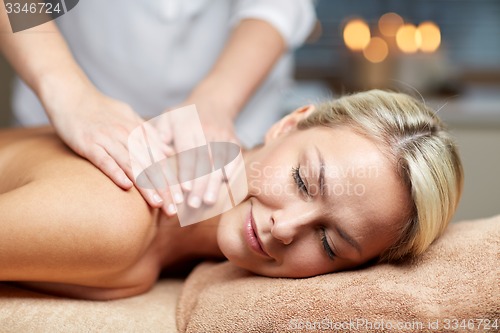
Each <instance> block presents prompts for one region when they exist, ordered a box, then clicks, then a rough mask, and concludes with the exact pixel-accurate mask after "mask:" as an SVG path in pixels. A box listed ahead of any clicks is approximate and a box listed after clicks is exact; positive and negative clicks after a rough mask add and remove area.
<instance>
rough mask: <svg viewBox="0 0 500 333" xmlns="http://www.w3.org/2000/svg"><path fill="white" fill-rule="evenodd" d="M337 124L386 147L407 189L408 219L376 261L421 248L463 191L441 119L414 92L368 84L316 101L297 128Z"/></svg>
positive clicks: (432, 237)
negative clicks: (371, 87) (365, 87)
mask: <svg viewBox="0 0 500 333" xmlns="http://www.w3.org/2000/svg"><path fill="white" fill-rule="evenodd" d="M338 125H347V126H351V127H352V128H354V129H355V130H357V131H359V132H360V133H362V134H363V135H366V136H368V137H370V138H372V139H374V140H375V142H378V143H381V144H382V146H384V147H386V148H387V149H386V151H387V153H388V154H389V157H390V158H391V159H392V160H393V161H394V162H395V168H396V171H397V173H398V174H399V175H400V177H401V179H402V181H403V182H404V183H405V184H406V185H407V186H408V190H409V192H410V194H411V198H412V203H411V204H412V209H411V212H410V213H409V218H408V221H407V223H404V224H403V226H402V228H401V229H400V230H399V234H398V237H397V240H396V242H395V243H394V244H393V246H391V247H390V248H388V249H387V250H386V251H384V253H382V254H381V255H380V257H379V259H380V261H394V260H399V259H401V258H403V257H406V256H416V255H419V254H421V253H422V252H424V251H425V250H426V249H427V248H428V247H429V245H430V244H431V243H432V242H433V241H434V240H435V239H436V238H438V237H439V236H440V235H441V234H442V233H443V231H444V230H445V228H446V226H447V225H448V223H449V222H450V220H451V218H452V216H453V214H454V213H455V210H456V208H457V205H458V202H459V200H460V196H461V193H462V186H463V170H462V164H461V162H460V157H459V155H458V151H457V147H456V145H455V144H454V142H453V140H452V138H451V137H450V135H449V133H448V132H447V130H446V128H445V126H444V124H443V123H442V122H441V120H440V119H439V118H438V117H437V116H436V114H435V113H434V112H433V111H432V110H431V109H429V108H428V107H427V106H426V105H425V104H423V103H422V102H419V101H417V100H416V99H414V98H413V97H410V96H408V95H406V94H402V93H394V92H386V91H380V90H371V91H367V92H361V93H357V94H354V95H350V96H345V97H342V98H340V99H337V100H333V101H330V102H326V103H322V104H320V105H317V106H316V111H314V112H313V113H312V114H311V115H309V116H308V117H307V118H306V119H303V120H301V121H300V122H299V124H298V128H299V129H306V128H311V127H314V126H328V127H332V126H338Z"/></svg>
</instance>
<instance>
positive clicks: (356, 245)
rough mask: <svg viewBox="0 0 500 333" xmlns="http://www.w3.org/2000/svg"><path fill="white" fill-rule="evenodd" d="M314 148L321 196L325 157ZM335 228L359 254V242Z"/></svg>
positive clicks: (340, 229) (323, 184)
mask: <svg viewBox="0 0 500 333" xmlns="http://www.w3.org/2000/svg"><path fill="white" fill-rule="evenodd" d="M314 148H316V154H317V155H318V160H319V176H318V183H319V188H320V194H321V195H322V196H323V194H324V191H323V189H324V186H325V159H324V158H323V155H322V154H321V151H320V150H319V148H318V147H317V146H316V145H315V146H314ZM335 229H336V230H337V232H338V234H339V235H340V237H342V239H344V240H345V241H346V242H347V243H348V244H350V245H351V246H352V247H354V248H355V249H356V250H357V251H358V253H359V254H361V246H359V243H358V242H356V241H355V240H354V238H352V237H351V236H349V234H348V233H347V232H345V231H344V229H342V228H340V227H339V226H337V225H335Z"/></svg>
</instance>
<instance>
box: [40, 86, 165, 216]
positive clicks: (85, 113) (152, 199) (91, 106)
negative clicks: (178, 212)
mask: <svg viewBox="0 0 500 333" xmlns="http://www.w3.org/2000/svg"><path fill="white" fill-rule="evenodd" d="M54 93H55V92H54ZM48 100H49V101H50V102H49V103H44V106H45V108H46V110H47V113H48V115H49V117H50V119H51V122H52V124H53V125H54V127H55V129H56V131H57V133H58V135H59V136H60V137H61V139H62V140H63V141H64V142H65V143H66V144H67V145H68V146H69V147H70V148H71V149H73V150H74V151H75V152H76V153H77V154H79V155H81V156H82V157H84V158H86V159H88V160H89V161H90V162H91V163H93V164H94V165H95V166H96V167H98V168H99V169H100V170H101V171H102V172H103V173H104V174H106V175H107V176H108V177H109V178H111V180H113V182H114V183H116V184H117V185H118V186H120V187H121V188H123V189H125V190H128V189H130V188H131V187H132V186H133V185H134V184H133V182H132V181H131V179H132V180H133V179H134V174H133V171H132V166H131V162H130V156H129V150H128V139H129V135H130V133H131V131H133V130H134V129H136V128H138V127H139V126H141V125H144V121H143V119H142V118H140V117H139V116H138V115H137V114H136V113H135V112H134V111H133V110H132V108H131V107H130V106H129V105H127V104H126V103H123V102H121V101H118V100H115V99H112V98H109V97H108V96H105V95H103V94H102V93H101V92H99V91H98V90H97V89H96V88H95V87H94V86H93V85H91V84H75V85H71V87H69V88H67V91H65V94H58V96H54V98H49V99H48ZM154 138H157V141H158V142H160V140H159V136H157V135H156V132H155V131H154V129H152V128H150V129H148V139H149V140H150V141H151V140H154ZM151 145H152V146H155V147H158V145H157V144H153V143H151ZM166 152H167V151H162V152H155V154H156V155H158V154H163V153H166ZM143 155H144V156H134V160H135V161H140V162H142V164H143V165H142V167H143V168H146V167H147V166H149V165H150V164H151V162H150V161H149V156H148V155H147V152H143ZM148 162H149V163H148ZM137 188H138V190H139V191H140V192H141V194H142V196H143V197H144V199H145V200H146V201H147V202H148V203H149V204H150V205H151V206H152V207H155V208H158V207H161V206H162V205H163V207H168V204H169V203H167V202H165V203H164V202H162V199H161V198H162V197H165V198H166V197H168V196H167V195H166V194H165V193H161V191H165V190H166V189H160V188H157V189H156V190H153V188H155V186H154V185H150V186H147V187H145V188H143V187H141V186H137ZM159 193H160V195H159Z"/></svg>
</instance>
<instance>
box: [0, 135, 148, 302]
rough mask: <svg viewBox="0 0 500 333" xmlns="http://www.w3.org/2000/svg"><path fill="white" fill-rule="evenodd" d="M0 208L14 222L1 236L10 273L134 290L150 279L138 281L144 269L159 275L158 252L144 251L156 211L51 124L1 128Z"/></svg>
mask: <svg viewBox="0 0 500 333" xmlns="http://www.w3.org/2000/svg"><path fill="white" fill-rule="evenodd" d="M19 207H22V209H19ZM0 210H1V211H2V220H1V221H0V224H1V225H2V228H3V229H4V230H6V231H5V232H6V233H7V230H10V231H9V237H7V238H6V240H9V242H5V241H3V246H4V249H7V250H8V251H7V250H6V252H5V253H10V254H9V255H7V254H6V255H5V256H2V255H0V266H2V265H4V268H8V269H3V270H2V274H3V275H1V274H0V276H3V279H4V280H6V281H25V282H27V281H45V282H52V283H60V284H70V285H80V286H86V287H96V288H108V287H112V288H117V287H120V288H130V287H131V288H134V290H132V289H129V290H128V291H127V293H132V294H133V293H135V292H138V289H137V288H139V289H140V288H145V286H147V285H148V284H143V283H140V281H141V280H143V279H144V278H145V276H144V275H142V274H144V272H147V276H148V277H150V279H153V278H154V276H155V275H156V272H157V266H158V263H157V262H156V261H157V259H156V258H155V257H154V256H148V255H146V254H147V253H148V249H149V248H150V246H151V244H152V242H153V240H154V239H155V237H156V234H157V225H156V224H157V219H156V216H157V211H155V210H152V209H150V208H149V206H148V205H147V203H146V202H145V201H144V199H143V198H142V196H141V195H140V193H139V192H138V191H137V190H136V189H131V190H129V191H124V190H122V189H120V188H119V187H118V186H116V185H115V184H114V183H113V182H112V181H111V180H110V179H109V178H108V177H107V176H105V175H104V174H103V173H102V172H101V171H100V170H98V169H97V168H96V167H94V166H93V165H92V164H91V163H90V162H88V161H86V160H84V159H83V158H81V157H79V156H77V155H76V154H74V153H73V152H72V151H71V150H70V149H68V148H67V147H66V146H65V145H64V143H62V142H61V141H60V140H59V139H58V137H57V136H56V135H55V134H54V132H53V131H51V130H50V129H37V130H11V131H0ZM20 221H22V223H19V222H20ZM26 230H30V232H28V233H27V232H26ZM40 234H43V235H44V237H39V235H40ZM6 235H7V234H6ZM0 239H2V232H0ZM20 248H23V252H22V253H20V252H19V251H18V250H19V249H20ZM21 257H22V260H18V259H19V258H21ZM16 258H17V259H16ZM146 259H147V260H146ZM28 263H29V264H28ZM54 263H57V265H56V266H57V267H55V266H54ZM21 264H22V265H21ZM18 266H19V267H18ZM139 266H141V267H142V268H141V269H136V267H139ZM27 268H29V269H27ZM55 271H57V274H54V272H55ZM141 272H142V273H141ZM139 273H140V274H139ZM127 293H125V294H127ZM112 297H120V296H112Z"/></svg>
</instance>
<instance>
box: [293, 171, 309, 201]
mask: <svg viewBox="0 0 500 333" xmlns="http://www.w3.org/2000/svg"><path fill="white" fill-rule="evenodd" d="M292 177H293V180H294V182H295V184H297V187H298V188H299V191H300V192H302V194H304V195H306V196H307V197H310V194H309V191H308V190H307V186H306V184H305V182H304V180H303V179H302V177H301V176H300V165H299V166H297V167H293V168H292Z"/></svg>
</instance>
